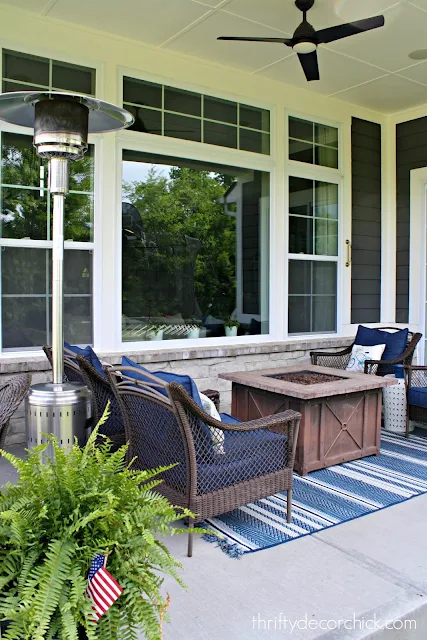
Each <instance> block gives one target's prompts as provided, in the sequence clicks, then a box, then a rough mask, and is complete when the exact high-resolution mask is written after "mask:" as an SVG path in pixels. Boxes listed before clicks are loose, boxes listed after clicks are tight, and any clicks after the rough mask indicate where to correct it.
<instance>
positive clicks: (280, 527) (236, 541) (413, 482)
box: [203, 431, 427, 558]
mask: <svg viewBox="0 0 427 640" xmlns="http://www.w3.org/2000/svg"><path fill="white" fill-rule="evenodd" d="M423 493H427V438H423V437H419V436H411V437H410V438H409V439H406V438H404V437H403V436H400V435H397V434H393V433H390V432H385V431H383V432H382V436H381V454H380V455H379V456H369V457H368V458H362V459H361V460H356V461H354V462H346V463H344V464H341V465H337V466H335V467H329V468H328V469H322V470H320V471H314V472H312V473H309V474H308V475H307V476H304V477H301V476H299V475H296V474H294V486H293V506H292V516H293V517H292V523H290V524H288V523H287V522H286V492H284V493H277V494H275V495H273V496H270V497H268V498H265V499H264V500H258V501H257V502H253V503H252V504H248V505H246V506H244V507H240V508H239V509H234V511H230V512H229V513H224V514H223V515H221V516H218V517H216V518H210V519H208V520H206V521H205V523H204V524H205V526H206V527H207V528H209V529H210V530H211V531H213V532H215V533H211V534H205V535H204V536H203V537H204V539H205V540H206V541H207V542H213V543H216V544H218V546H219V547H221V549H222V550H223V551H225V552H226V553H227V554H228V555H229V556H231V557H235V558H238V557H240V556H242V555H244V554H246V553H252V552H254V551H260V550H261V549H268V548H269V547H274V546H276V545H278V544H283V543H285V542H290V541H291V540H295V539H297V538H301V537H302V536H307V535H310V534H312V533H317V532H319V531H322V530H324V529H328V528H329V527H334V526H336V525H338V524H341V523H343V522H348V521H349V520H353V519H355V518H359V517H361V516H364V515H367V514H369V513H373V512H375V511H379V510H380V509H384V508H386V507H390V506H391V505H394V504H398V503H399V502H404V501H405V500H409V499H410V498H413V497H414V496H418V495H421V494H423ZM216 533H218V534H219V536H218V535H216Z"/></svg>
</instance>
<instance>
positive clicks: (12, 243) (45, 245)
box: [0, 39, 104, 358]
mask: <svg viewBox="0 0 427 640" xmlns="http://www.w3.org/2000/svg"><path fill="white" fill-rule="evenodd" d="M4 49H6V50H8V51H16V52H17V53H23V54H25V55H33V56H39V57H41V58H46V59H47V60H49V61H50V60H56V61H58V62H64V63H68V64H76V65H79V66H82V67H88V68H91V69H95V96H96V97H97V98H100V99H102V98H103V91H104V73H103V70H104V66H103V63H102V62H99V61H96V60H92V59H88V58H85V57H80V56H78V55H64V53H63V52H61V51H56V50H53V49H51V48H46V47H40V46H30V47H28V46H26V45H25V44H24V43H22V42H16V41H12V40H7V39H5V40H2V43H1V48H0V54H1V55H0V74H1V75H0V78H1V79H3V50H4ZM0 132H1V133H3V132H8V133H17V134H21V135H26V136H31V135H32V132H31V130H30V129H28V128H27V127H19V126H16V125H11V124H9V123H7V122H3V121H1V122H0ZM101 140H102V137H101V136H100V135H94V136H92V135H91V136H89V139H88V142H89V144H92V145H93V146H94V163H95V175H94V192H93V207H94V209H93V241H92V242H74V241H65V243H64V250H67V251H68V250H87V251H91V252H92V336H93V341H94V342H95V328H96V324H95V318H96V316H97V307H98V306H99V305H98V304H97V301H96V295H95V292H96V291H97V290H99V291H101V279H100V275H101V269H100V268H99V264H98V263H99V262H100V256H101V251H100V246H99V245H100V239H101V238H99V239H97V236H101V234H100V233H99V229H100V226H101V224H102V223H101V218H102V211H101V206H100V205H101V198H100V194H101V177H100V172H99V165H100V161H99V160H100V146H101ZM46 183H47V176H46V177H45V184H46ZM97 229H98V231H97ZM52 244H53V243H52V241H51V240H22V239H19V238H16V239H15V238H0V251H1V249H2V247H16V248H25V247H28V248H38V249H52ZM0 322H2V297H1V278H0ZM2 336H3V327H0V356H1V357H15V358H16V357H19V355H20V354H22V356H23V357H28V356H29V354H31V353H35V354H39V353H40V349H38V348H31V347H28V348H26V349H19V348H17V349H16V350H15V349H10V350H9V349H8V350H7V351H3V345H2Z"/></svg>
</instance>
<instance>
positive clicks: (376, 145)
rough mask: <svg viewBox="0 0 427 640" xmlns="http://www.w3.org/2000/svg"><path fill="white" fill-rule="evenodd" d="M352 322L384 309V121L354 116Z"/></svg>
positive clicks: (375, 316)
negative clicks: (382, 272)
mask: <svg viewBox="0 0 427 640" xmlns="http://www.w3.org/2000/svg"><path fill="white" fill-rule="evenodd" d="M351 150H352V239H351V243H352V271H351V322H352V323H354V324H360V323H367V322H379V321H380V310H381V125H379V124H376V123H374V122H368V121H367V120H360V119H359V118H353V119H352V125H351Z"/></svg>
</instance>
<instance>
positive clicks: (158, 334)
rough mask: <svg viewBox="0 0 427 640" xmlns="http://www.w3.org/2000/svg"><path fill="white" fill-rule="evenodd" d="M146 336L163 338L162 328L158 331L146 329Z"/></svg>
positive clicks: (152, 338) (156, 338) (155, 338)
mask: <svg viewBox="0 0 427 640" xmlns="http://www.w3.org/2000/svg"><path fill="white" fill-rule="evenodd" d="M147 338H148V339H149V340H163V329H159V330H158V331H147Z"/></svg>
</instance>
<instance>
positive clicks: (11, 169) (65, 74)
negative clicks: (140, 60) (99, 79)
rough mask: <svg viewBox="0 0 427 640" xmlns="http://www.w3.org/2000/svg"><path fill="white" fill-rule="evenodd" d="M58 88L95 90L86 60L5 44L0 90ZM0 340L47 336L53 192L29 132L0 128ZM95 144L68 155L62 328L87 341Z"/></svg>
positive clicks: (21, 342)
mask: <svg viewBox="0 0 427 640" xmlns="http://www.w3.org/2000/svg"><path fill="white" fill-rule="evenodd" d="M40 89H55V90H59V91H61V90H62V91H64V90H65V91H73V92H78V93H85V94H90V95H94V94H95V70H94V69H92V68H89V67H82V66H80V65H75V64H70V63H68V62H61V61H58V60H52V59H49V58H41V57H39V56H33V55H29V54H24V53H20V52H17V51H8V50H3V91H30V90H40ZM0 170H1V174H0V202H1V211H0V248H1V253H0V266H1V318H2V330H1V346H2V349H3V350H8V349H26V348H40V347H41V346H42V345H43V344H49V343H50V342H51V325H50V322H51V321H50V318H51V299H52V291H51V262H52V260H51V253H52V210H53V207H52V199H51V196H50V193H49V191H48V167H47V161H45V160H42V159H40V158H39V157H38V156H37V154H36V152H35V149H34V147H33V144H32V136H29V135H28V136H27V135H22V134H18V133H14V132H13V131H12V132H11V131H2V132H1V169H0ZM93 182H94V148H93V146H92V145H89V149H88V152H87V153H86V155H85V157H84V158H83V159H82V160H79V161H77V162H70V193H69V195H68V196H67V197H66V199H65V223H64V239H65V242H66V245H65V248H66V251H65V256H64V263H65V267H64V329H65V338H66V340H69V341H70V342H73V343H77V344H80V343H81V344H88V343H92V342H93V339H92V249H93V206H94V203H93V194H94V184H93Z"/></svg>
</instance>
